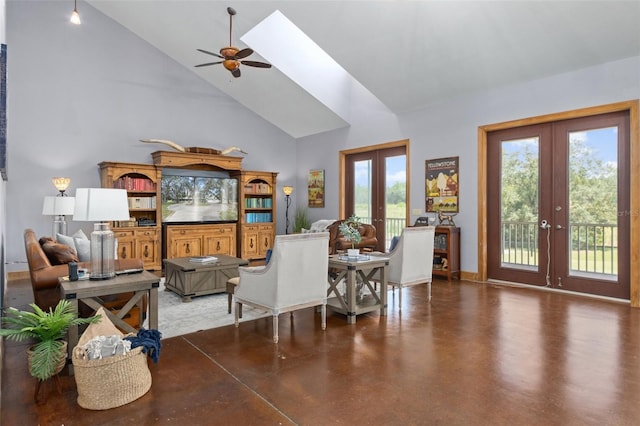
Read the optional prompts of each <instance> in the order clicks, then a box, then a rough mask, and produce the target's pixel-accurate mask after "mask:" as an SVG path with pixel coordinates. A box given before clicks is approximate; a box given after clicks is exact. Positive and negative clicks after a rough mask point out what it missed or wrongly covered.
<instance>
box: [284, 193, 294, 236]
mask: <svg viewBox="0 0 640 426" xmlns="http://www.w3.org/2000/svg"><path fill="white" fill-rule="evenodd" d="M282 191H283V192H284V196H285V204H286V206H287V209H286V210H285V213H284V217H285V220H284V233H285V234H288V233H289V207H290V206H291V193H292V192H293V186H283V187H282Z"/></svg>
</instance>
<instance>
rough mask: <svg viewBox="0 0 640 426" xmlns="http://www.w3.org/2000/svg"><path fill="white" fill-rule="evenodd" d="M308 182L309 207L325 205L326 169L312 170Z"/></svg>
mask: <svg viewBox="0 0 640 426" xmlns="http://www.w3.org/2000/svg"><path fill="white" fill-rule="evenodd" d="M307 182H308V183H307V188H308V191H309V207H324V170H310V171H309V177H308V180H307Z"/></svg>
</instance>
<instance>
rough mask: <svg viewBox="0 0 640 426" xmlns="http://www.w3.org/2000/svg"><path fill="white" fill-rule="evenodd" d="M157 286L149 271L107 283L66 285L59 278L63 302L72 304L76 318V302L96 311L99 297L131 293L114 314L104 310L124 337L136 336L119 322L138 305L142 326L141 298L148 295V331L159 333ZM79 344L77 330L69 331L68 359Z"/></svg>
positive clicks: (156, 278)
mask: <svg viewBox="0 0 640 426" xmlns="http://www.w3.org/2000/svg"><path fill="white" fill-rule="evenodd" d="M159 286H160V277H158V276H157V275H155V274H152V273H151V272H148V271H143V272H140V273H136V274H125V275H117V276H116V277H115V278H113V279H110V280H99V281H91V280H81V281H66V280H63V279H62V278H60V288H61V293H62V298H63V299H66V300H68V301H70V302H71V306H72V307H73V309H74V312H75V313H76V315H77V314H78V301H80V300H81V301H82V302H83V303H84V304H86V305H87V306H89V307H90V308H92V309H94V310H98V309H99V308H100V307H102V303H101V302H102V301H101V300H100V297H101V296H107V295H110V294H120V293H129V292H133V297H132V298H131V299H129V301H128V302H127V303H126V304H125V305H124V306H123V307H122V309H120V310H119V311H118V313H117V314H114V313H113V312H111V311H110V310H109V309H106V308H105V310H104V311H105V312H106V314H107V316H109V319H110V320H111V322H113V324H114V325H115V326H116V327H118V328H119V329H120V330H122V331H124V332H127V333H137V330H136V329H135V328H133V327H131V326H130V325H129V324H127V323H126V322H125V321H123V320H122V318H124V317H125V315H126V314H127V313H129V311H130V310H131V308H133V307H134V306H135V305H138V307H139V309H140V317H141V319H140V321H141V322H142V321H143V320H142V314H143V312H144V311H143V309H142V308H143V300H142V298H143V296H144V295H148V306H149V314H148V318H149V329H156V330H157V329H158V287H159ZM77 344H78V327H77V326H76V327H71V328H69V345H68V353H69V359H71V355H72V353H73V348H74V347H75V346H76V345H77Z"/></svg>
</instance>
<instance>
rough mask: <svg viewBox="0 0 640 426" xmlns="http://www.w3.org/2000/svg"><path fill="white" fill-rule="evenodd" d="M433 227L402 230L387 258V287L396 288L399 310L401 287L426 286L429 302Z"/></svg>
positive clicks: (400, 305)
mask: <svg viewBox="0 0 640 426" xmlns="http://www.w3.org/2000/svg"><path fill="white" fill-rule="evenodd" d="M434 235H435V227H433V226H417V227H413V228H404V229H403V230H402V234H401V235H400V239H399V240H398V243H397V244H396V246H395V247H394V249H393V250H392V251H391V252H390V253H388V254H386V256H387V257H388V258H389V279H388V281H389V285H390V286H392V287H393V289H394V290H395V288H396V287H398V289H399V290H398V303H399V309H402V287H407V286H410V285H416V284H423V283H426V284H427V300H429V301H430V300H431V273H432V270H433V238H434Z"/></svg>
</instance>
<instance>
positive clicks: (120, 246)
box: [113, 229, 135, 259]
mask: <svg viewBox="0 0 640 426" xmlns="http://www.w3.org/2000/svg"><path fill="white" fill-rule="evenodd" d="M113 233H114V236H115V238H116V240H117V242H116V256H117V258H118V259H131V258H132V257H134V256H135V252H134V245H135V244H134V243H135V238H134V231H133V229H131V230H129V229H126V230H122V229H117V230H115V231H114V232H113Z"/></svg>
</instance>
